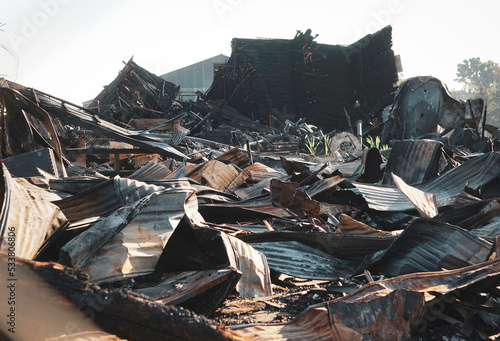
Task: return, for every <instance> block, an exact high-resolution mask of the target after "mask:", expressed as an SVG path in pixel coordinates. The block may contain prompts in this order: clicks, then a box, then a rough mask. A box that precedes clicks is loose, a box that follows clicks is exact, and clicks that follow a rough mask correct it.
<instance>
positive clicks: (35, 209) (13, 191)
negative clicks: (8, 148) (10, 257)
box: [0, 163, 68, 259]
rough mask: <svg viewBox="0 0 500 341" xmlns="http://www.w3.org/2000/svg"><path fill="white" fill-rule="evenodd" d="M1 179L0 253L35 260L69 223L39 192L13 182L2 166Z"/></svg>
mask: <svg viewBox="0 0 500 341" xmlns="http://www.w3.org/2000/svg"><path fill="white" fill-rule="evenodd" d="M0 176H1V178H0V189H1V190H2V193H1V212H0V213H1V214H0V250H2V251H5V252H13V253H14V254H15V256H16V257H23V258H27V259H33V258H34V257H35V256H36V254H37V252H38V251H39V249H40V247H42V245H43V244H44V242H45V241H46V240H47V239H48V238H49V237H50V236H51V235H52V234H54V232H56V231H57V230H58V229H61V228H64V227H66V226H67V225H68V221H67V220H66V217H65V216H64V214H63V213H62V212H61V210H60V209H59V208H58V207H57V206H56V205H54V204H52V203H51V202H50V201H49V200H48V199H47V198H46V197H44V195H43V194H40V193H39V191H40V190H38V189H36V188H32V187H30V186H24V185H23V182H20V181H19V182H18V181H14V179H13V178H12V176H11V175H10V173H9V171H8V170H7V168H6V167H5V166H4V165H3V163H2V164H1V174H0Z"/></svg>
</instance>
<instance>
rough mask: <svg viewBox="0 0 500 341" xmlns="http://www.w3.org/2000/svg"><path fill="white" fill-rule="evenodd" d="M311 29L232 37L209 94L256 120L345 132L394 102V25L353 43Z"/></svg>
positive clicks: (209, 96) (208, 95)
mask: <svg viewBox="0 0 500 341" xmlns="http://www.w3.org/2000/svg"><path fill="white" fill-rule="evenodd" d="M314 38H315V37H313V36H312V35H311V31H310V30H307V31H306V32H305V33H302V32H300V31H299V32H297V34H296V35H295V37H294V38H293V39H240V38H234V39H233V41H232V43H231V46H232V53H231V57H230V58H229V60H228V62H227V64H226V65H223V66H222V67H221V68H220V69H219V71H218V73H217V74H216V75H215V79H214V83H213V84H212V87H211V88H210V89H209V91H208V92H207V94H206V98H207V99H222V100H224V101H225V102H226V103H227V104H228V105H230V106H232V107H234V108H236V109H237V110H238V111H239V112H240V113H241V114H244V115H246V116H248V117H251V118H252V119H254V120H261V121H262V122H267V123H269V121H270V120H271V121H272V120H282V121H284V120H285V119H291V120H294V121H295V120H297V119H298V118H301V117H304V118H306V120H307V122H309V123H311V124H314V125H317V126H319V127H321V128H322V129H324V130H327V131H331V130H333V129H336V130H340V131H345V130H348V129H349V128H350V126H351V125H353V124H354V123H355V122H356V121H357V120H366V119H368V118H369V117H370V116H371V115H372V114H375V113H378V112H379V111H380V110H381V109H382V108H384V107H385V106H387V105H389V104H391V103H392V100H393V93H394V91H395V84H396V82H397V79H398V75H397V69H396V62H395V56H394V52H393V51H392V49H391V46H392V28H391V26H387V27H385V28H383V29H382V30H380V31H378V32H376V33H373V34H369V35H367V36H365V37H364V38H362V39H360V40H359V41H357V42H355V43H353V44H350V45H348V46H342V45H327V44H319V43H317V42H316V41H315V40H314Z"/></svg>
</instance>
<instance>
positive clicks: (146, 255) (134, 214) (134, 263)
mask: <svg viewBox="0 0 500 341" xmlns="http://www.w3.org/2000/svg"><path fill="white" fill-rule="evenodd" d="M197 209H198V203H197V201H196V196H195V195H194V189H193V188H192V187H187V188H174V189H168V190H164V191H159V192H155V193H153V194H151V195H149V196H147V197H145V198H143V199H141V200H140V201H139V202H136V203H135V204H133V205H132V207H130V206H129V207H124V208H122V209H121V210H119V211H117V212H123V214H118V213H115V214H113V215H111V216H109V217H107V218H106V219H105V220H102V221H100V222H99V223H98V224H96V225H94V226H92V227H91V228H90V229H88V230H87V231H85V232H83V233H81V234H80V235H78V236H77V237H76V238H77V239H76V240H75V241H72V242H70V243H71V244H70V245H68V246H67V247H66V246H64V247H63V249H65V250H66V251H68V254H69V256H70V257H71V255H72V253H71V252H69V251H71V250H74V251H75V252H74V253H73V254H74V255H78V254H79V251H80V245H90V246H91V245H92V243H91V241H95V242H99V241H100V240H101V239H100V238H101V236H102V234H101V233H99V231H96V230H102V231H104V238H105V243H104V245H103V246H102V247H100V248H99V249H98V250H96V252H95V254H94V255H93V257H91V258H90V259H86V258H85V257H83V260H82V261H81V262H79V263H78V265H79V266H76V267H77V268H79V269H81V270H82V271H84V272H85V273H87V274H88V275H89V276H90V280H92V281H93V282H96V283H102V282H110V281H114V280H118V279H122V278H125V277H134V276H138V275H144V274H148V273H151V272H153V270H154V267H155V265H156V262H157V260H158V258H159V257H160V255H161V253H162V252H163V248H164V247H165V244H166V243H167V241H168V239H169V238H170V235H171V234H172V233H173V231H174V229H175V228H176V227H177V225H178V224H179V222H180V220H181V219H182V218H183V217H184V216H188V218H189V219H194V220H196V221H199V220H200V216H199V213H198V210H197ZM107 226H109V227H110V228H111V229H115V230H116V232H113V233H111V235H109V234H107V233H108V231H107V230H106V227H107ZM109 237H110V238H109ZM86 238H87V239H88V240H89V241H88V242H86V243H83V242H78V239H81V240H86ZM68 249H69V250H68Z"/></svg>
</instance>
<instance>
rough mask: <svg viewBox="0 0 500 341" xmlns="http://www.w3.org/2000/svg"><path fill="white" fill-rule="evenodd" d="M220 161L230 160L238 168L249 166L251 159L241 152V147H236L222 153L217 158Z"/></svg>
mask: <svg viewBox="0 0 500 341" xmlns="http://www.w3.org/2000/svg"><path fill="white" fill-rule="evenodd" d="M215 160H218V161H229V162H231V163H232V164H233V165H235V166H236V167H238V168H245V167H246V166H248V164H249V162H250V160H248V158H247V157H246V156H245V155H244V154H243V153H242V152H241V150H240V148H238V147H234V148H233V149H231V150H229V151H227V152H225V153H224V154H221V155H219V156H217V157H216V158H215Z"/></svg>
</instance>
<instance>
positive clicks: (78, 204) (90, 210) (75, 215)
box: [55, 176, 163, 222]
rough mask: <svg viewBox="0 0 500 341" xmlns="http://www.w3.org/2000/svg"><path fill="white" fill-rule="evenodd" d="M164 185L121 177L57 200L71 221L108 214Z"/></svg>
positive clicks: (160, 188)
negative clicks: (149, 183)
mask: <svg viewBox="0 0 500 341" xmlns="http://www.w3.org/2000/svg"><path fill="white" fill-rule="evenodd" d="M162 189H163V187H160V186H154V185H148V184H146V183H145V182H142V181H137V180H129V179H124V178H120V177H119V176H116V177H114V178H113V179H110V180H107V181H105V182H102V183H100V184H98V185H97V186H95V187H92V188H90V189H88V190H86V191H84V192H81V193H80V194H77V195H74V196H72V197H68V198H65V199H62V200H59V201H57V202H55V204H56V205H57V206H59V208H60V209H61V210H62V211H63V212H64V214H65V215H66V216H67V217H68V220H69V221H70V222H73V221H77V220H82V219H85V218H89V217H94V216H101V215H106V214H108V213H110V212H112V211H114V210H116V209H117V208H119V207H122V206H126V205H128V204H131V203H133V202H135V201H137V200H139V199H141V198H143V197H145V196H147V195H149V194H151V193H154V192H156V191H159V190H162Z"/></svg>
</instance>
